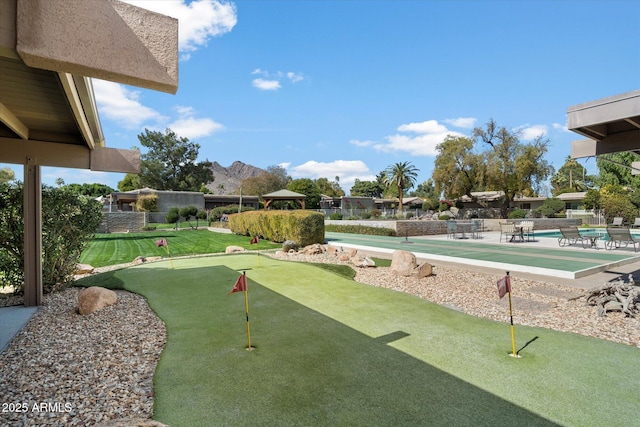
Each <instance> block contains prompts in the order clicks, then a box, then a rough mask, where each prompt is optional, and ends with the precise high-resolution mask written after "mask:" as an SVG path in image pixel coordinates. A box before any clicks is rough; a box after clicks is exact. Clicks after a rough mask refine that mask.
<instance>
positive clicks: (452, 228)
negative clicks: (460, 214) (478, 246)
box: [447, 221, 458, 239]
mask: <svg viewBox="0 0 640 427" xmlns="http://www.w3.org/2000/svg"><path fill="white" fill-rule="evenodd" d="M456 237H458V224H456V222H455V221H447V238H448V239H455V238H456Z"/></svg>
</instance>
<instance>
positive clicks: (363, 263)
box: [351, 255, 376, 268]
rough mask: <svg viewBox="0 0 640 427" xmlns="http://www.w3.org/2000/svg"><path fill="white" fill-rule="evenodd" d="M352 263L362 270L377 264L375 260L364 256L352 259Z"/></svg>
mask: <svg viewBox="0 0 640 427" xmlns="http://www.w3.org/2000/svg"><path fill="white" fill-rule="evenodd" d="M351 262H352V263H353V265H354V266H356V267H360V268H366V267H375V266H376V262H375V261H374V260H372V259H371V258H369V257H366V256H363V255H357V256H355V257H353V258H351Z"/></svg>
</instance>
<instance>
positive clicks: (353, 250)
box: [349, 248, 358, 258]
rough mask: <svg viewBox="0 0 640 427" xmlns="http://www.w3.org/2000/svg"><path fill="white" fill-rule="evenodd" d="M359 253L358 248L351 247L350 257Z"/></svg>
mask: <svg viewBox="0 0 640 427" xmlns="http://www.w3.org/2000/svg"><path fill="white" fill-rule="evenodd" d="M357 254H358V250H357V249H354V248H351V249H349V258H353V257H354V256H356V255H357Z"/></svg>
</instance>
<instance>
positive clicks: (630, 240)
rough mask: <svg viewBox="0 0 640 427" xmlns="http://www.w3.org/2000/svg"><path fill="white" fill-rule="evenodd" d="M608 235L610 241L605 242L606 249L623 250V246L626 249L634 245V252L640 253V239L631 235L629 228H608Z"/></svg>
mask: <svg viewBox="0 0 640 427" xmlns="http://www.w3.org/2000/svg"><path fill="white" fill-rule="evenodd" d="M607 234H608V235H609V240H608V241H605V242H604V247H605V249H615V248H621V247H622V245H623V244H624V247H625V248H626V247H627V246H629V245H630V244H631V245H633V251H634V252H638V247H640V239H638V238H635V237H633V236H632V235H631V232H630V231H629V227H607ZM636 245H637V246H638V247H636Z"/></svg>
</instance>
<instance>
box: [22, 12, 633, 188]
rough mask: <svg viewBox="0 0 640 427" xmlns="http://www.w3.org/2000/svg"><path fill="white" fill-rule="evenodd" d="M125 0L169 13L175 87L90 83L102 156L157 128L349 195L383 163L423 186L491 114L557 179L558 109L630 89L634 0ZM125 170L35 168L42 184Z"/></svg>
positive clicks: (220, 156)
mask: <svg viewBox="0 0 640 427" xmlns="http://www.w3.org/2000/svg"><path fill="white" fill-rule="evenodd" d="M128 2H129V3H133V4H135V5H138V6H141V7H144V8H147V9H151V10H155V11H158V12H161V13H164V14H167V15H171V16H174V17H176V18H178V19H179V25H180V58H181V59H180V65H179V67H180V69H179V89H178V92H177V94H176V95H170V94H165V93H159V92H154V91H150V90H145V89H140V88H135V87H130V86H123V85H119V84H115V83H110V82H103V81H94V89H95V93H96V99H97V103H98V109H99V113H100V118H101V122H102V126H103V131H104V134H105V139H106V144H107V146H108V147H115V148H131V147H132V146H140V144H139V142H138V139H137V135H139V134H140V133H142V132H143V131H144V129H145V128H148V129H152V130H160V131H164V129H165V128H167V127H170V128H171V129H173V130H174V131H175V132H176V133H177V134H178V135H179V136H184V137H187V138H189V140H191V141H194V142H197V143H198V144H200V146H201V148H200V160H205V159H208V160H210V161H217V162H218V163H220V164H221V165H223V166H229V165H230V164H231V163H232V162H234V161H235V160H240V161H242V162H245V163H248V164H251V165H254V166H258V167H261V168H267V167H268V166H272V165H283V166H285V167H286V169H287V172H288V173H289V175H291V176H292V177H293V178H303V177H304V178H313V179H315V178H320V177H326V178H329V179H331V180H332V179H334V177H336V176H339V178H340V183H341V185H342V188H343V189H344V190H345V191H346V192H347V193H349V189H350V188H351V185H352V184H353V181H354V180H355V179H356V178H359V179H361V180H371V179H374V178H375V175H376V174H377V173H379V172H380V171H381V170H383V169H385V168H386V167H387V166H389V165H391V164H393V163H396V162H404V161H410V162H412V163H413V164H414V165H415V166H416V167H417V168H418V169H419V170H420V172H419V176H418V182H423V181H425V180H426V179H428V178H429V177H430V176H431V172H432V170H433V163H434V159H435V154H436V151H435V147H436V145H437V144H438V143H440V142H441V141H442V140H443V138H444V137H445V136H446V135H447V134H457V135H469V134H470V132H471V129H472V128H473V127H474V126H482V125H484V124H486V123H487V121H489V119H491V118H493V119H494V120H495V121H496V122H497V123H498V124H499V125H501V126H506V127H507V128H510V129H514V130H516V129H517V130H520V131H521V132H522V137H521V139H522V140H523V141H527V140H529V139H531V138H533V137H534V136H536V135H539V134H540V133H541V132H544V133H545V134H546V135H547V136H548V138H549V139H550V140H551V143H550V147H549V152H548V153H547V157H546V158H547V160H548V161H549V162H550V163H551V164H552V165H553V166H554V167H556V169H557V168H559V167H560V166H562V164H563V162H564V159H565V158H566V157H567V156H568V155H569V154H570V149H571V141H573V140H577V139H581V137H580V136H579V135H577V134H575V133H573V132H569V131H567V129H566V111H567V107H569V106H572V105H576V104H580V103H583V102H588V101H592V100H595V99H600V98H604V97H608V96H612V95H617V94H620V93H624V92H628V91H631V90H636V89H639V88H640V24H639V22H640V2H638V1H633V0H628V1H626V0H625V1H615V0H608V1H569V0H566V1H564V0H557V1H397V0H396V1H391V0H389V1H364V0H362V1H269V0H264V1H257V0H256V1H236V2H211V1H178V0H176V1H173V0H159V1H156V0H142V1H128ZM582 164H583V165H585V166H586V167H587V169H588V171H589V172H590V173H594V172H596V167H595V161H594V160H593V159H590V160H589V161H582ZM14 169H15V170H16V171H17V175H18V177H21V175H22V169H21V167H14ZM123 176H124V175H123V174H117V173H96V172H88V171H83V170H73V169H59V168H43V182H44V183H46V184H54V183H55V180H56V178H62V179H64V181H65V182H66V183H67V184H69V183H74V182H76V183H82V182H88V183H92V182H99V183H103V184H107V185H109V186H111V187H113V188H117V183H118V181H119V180H121V179H122V178H123Z"/></svg>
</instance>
